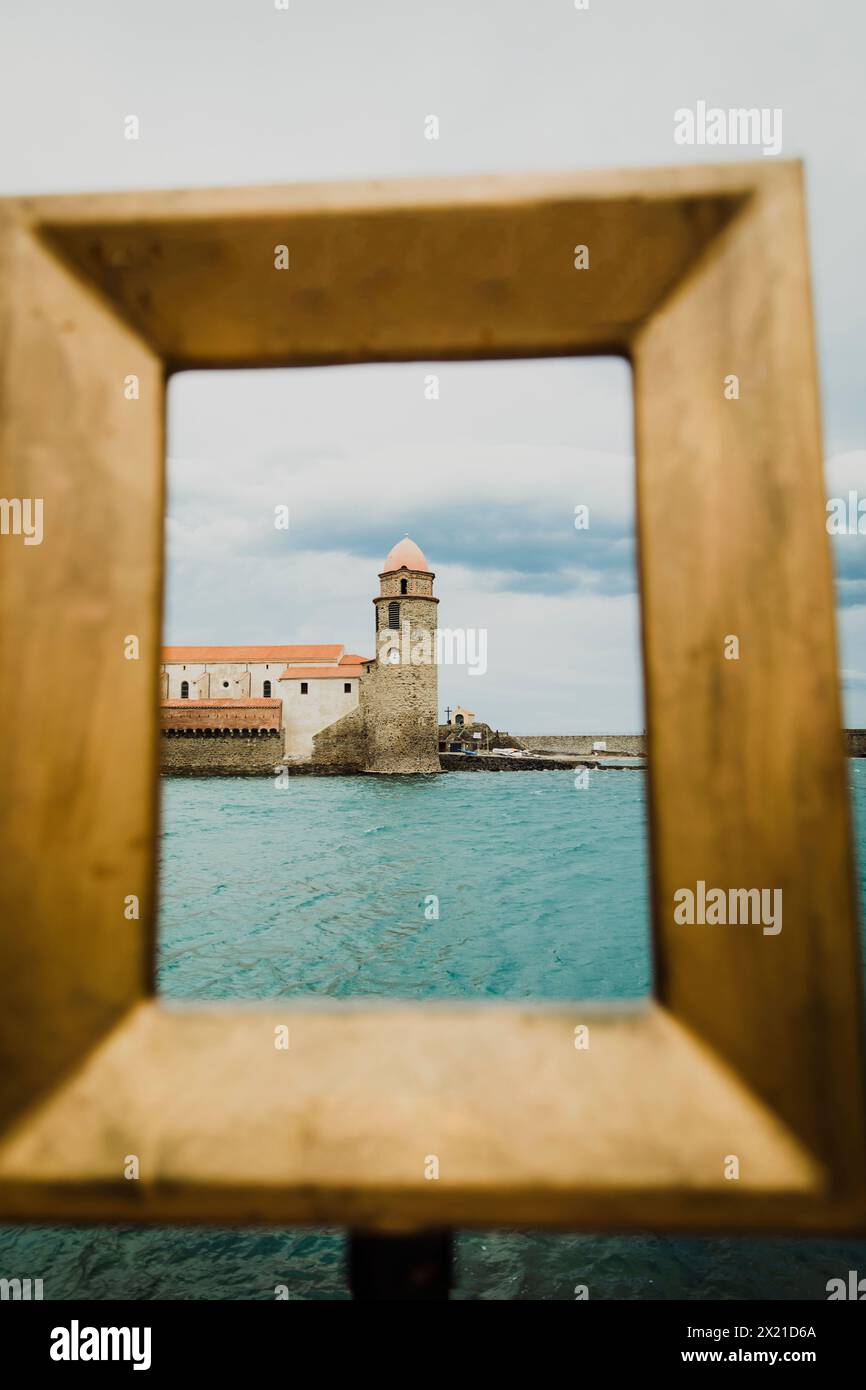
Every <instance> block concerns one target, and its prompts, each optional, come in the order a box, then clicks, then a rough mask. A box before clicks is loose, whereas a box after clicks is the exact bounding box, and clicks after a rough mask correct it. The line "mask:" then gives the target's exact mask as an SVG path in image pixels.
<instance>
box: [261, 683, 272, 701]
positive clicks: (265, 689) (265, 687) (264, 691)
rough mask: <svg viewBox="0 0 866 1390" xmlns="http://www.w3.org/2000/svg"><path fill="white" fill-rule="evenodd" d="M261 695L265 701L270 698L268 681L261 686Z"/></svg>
mask: <svg viewBox="0 0 866 1390" xmlns="http://www.w3.org/2000/svg"><path fill="white" fill-rule="evenodd" d="M262 695H263V696H264V697H265V699H266V700H269V699H270V698H271V683H270V681H265V683H264V685H263V686H262Z"/></svg>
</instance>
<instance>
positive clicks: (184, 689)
mask: <svg viewBox="0 0 866 1390" xmlns="http://www.w3.org/2000/svg"><path fill="white" fill-rule="evenodd" d="M180 698H181V699H182V700H188V699H189V681H181V683H180Z"/></svg>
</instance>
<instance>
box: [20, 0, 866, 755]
mask: <svg viewBox="0 0 866 1390" xmlns="http://www.w3.org/2000/svg"><path fill="white" fill-rule="evenodd" d="M0 43H2V46H3V49H4V50H5V52H6V53H7V54H8V53H10V52H13V53H15V55H16V57H15V61H14V63H11V64H9V63H7V65H6V71H5V72H4V81H3V83H2V85H0V129H2V132H3V134H2V137H0V138H2V141H3V158H2V161H0V181H2V188H3V191H5V192H8V193H21V192H30V191H32V192H36V191H39V192H64V191H81V190H95V189H123V188H161V187H183V186H194V185H199V186H206V185H217V184H225V185H227V184H250V183H271V182H281V181H290V180H295V179H305V180H308V179H313V180H319V179H334V178H366V177H371V176H377V177H382V176H388V175H419V174H446V173H461V172H474V171H487V172H493V171H499V170H501V171H512V172H519V171H521V170H537V169H562V170H566V169H582V168H599V167H618V166H640V165H659V164H675V163H681V162H692V161H695V160H711V159H730V158H734V159H738V158H742V157H744V155H749V153H750V152H749V151H744V150H743V149H742V148H725V147H704V148H701V149H699V150H698V149H695V148H689V147H684V146H680V145H677V144H676V143H675V142H674V139H673V131H674V112H675V111H676V110H677V109H678V108H681V107H693V106H694V105H695V104H696V103H697V102H698V101H701V100H702V101H706V102H707V103H708V104H709V105H717V106H721V107H729V106H734V107H751V106H757V107H769V108H781V110H782V120H783V125H782V155H783V157H801V158H803V159H804V160H805V161H806V168H807V177H808V190H809V215H810V232H811V239H812V255H813V271H814V288H815V298H816V311H817V329H818V340H819V342H818V345H819V352H820V360H821V375H822V394H823V405H824V430H825V457H826V459H827V479H828V493H829V495H831V496H836V495H840V494H844V493H845V492H847V490H848V489H849V488H857V489H859V490H860V493H861V494H863V493H866V389H864V375H866V354H864V352H863V346H862V325H863V323H864V321H866V313H864V310H866V292H864V283H866V280H864V273H863V269H862V254H863V251H862V248H863V247H864V245H866V198H864V191H863V190H864V187H866V177H864V176H866V142H864V140H863V131H864V129H866V84H864V82H863V77H862V62H863V57H862V55H863V52H864V49H866V7H864V6H862V5H861V4H860V3H859V0H822V4H821V5H816V4H814V3H813V0H729V2H728V3H726V4H725V5H719V4H716V3H710V0H657V3H653V4H647V3H646V0H590V8H589V10H587V11H578V10H576V9H575V7H574V3H573V0H531V3H530V0H439V3H437V4H435V5H429V4H427V3H424V2H423V0H378V2H375V0H374V3H370V4H368V5H365V6H362V5H358V4H357V3H355V0H289V7H288V9H287V10H285V11H284V10H277V9H276V6H275V4H274V0H148V3H147V4H146V5H142V4H141V3H139V0H136V3H132V0H87V3H86V4H84V5H80V6H62V5H58V4H57V3H56V0H50V2H49V0H26V3H25V0H4V5H3V13H2V17H0ZM431 113H432V114H436V115H437V116H438V117H439V121H440V138H439V140H438V141H429V140H426V139H425V138H424V122H425V117H426V116H427V115H429V114H431ZM129 114H136V115H137V116H138V117H139V120H140V122H141V138H140V139H139V140H138V141H135V142H133V141H127V140H124V138H123V122H124V118H125V117H126V116H127V115H129ZM755 157H758V158H760V157H761V156H760V155H759V154H757V153H756V156H755ZM425 370H436V368H435V367H429V368H428V367H425V365H424V364H414V365H410V366H405V367H403V366H401V367H393V366H388V367H372V368H347V369H342V368H341V369H337V368H332V369H328V370H326V371H320V372H294V373H242V374H227V375H219V376H215V375H207V374H201V375H199V374H188V375H184V376H182V377H178V378H176V379H175V380H174V382H173V383H172V387H171V390H170V407H171V417H170V455H171V464H170V486H171V503H170V519H169V523H168V527H169V542H170V552H169V553H170V560H171V565H170V574H169V603H168V609H167V617H166V637H167V639H168V640H171V641H189V642H194V641H202V642H205V641H207V642H216V641H226V642H240V641H251V642H252V641H274V642H288V641H293V640H320V641H334V640H336V641H345V643H346V645H347V646H350V647H353V648H355V649H357V650H360V651H362V652H366V651H368V650H369V648H370V626H371V617H370V613H371V608H370V604H369V598H370V597H371V596H372V592H373V585H374V582H375V573H376V570H377V568H378V566H379V564H380V563H381V559H382V557H383V556H384V554H385V552H386V551H387V549H388V548H389V547H390V545H391V544H392V543H393V541H394V540H395V539H397V538H398V537H399V536H400V535H402V534H403V533H404V532H405V531H409V532H410V534H412V535H413V536H414V537H415V539H416V540H418V541H419V543H420V544H421V545H422V547H423V548H424V549H425V550H426V551H427V553H428V557H429V559H430V562H431V564H432V565H433V567H434V568H435V570H436V572H437V576H438V578H437V585H438V592H439V594H440V597H441V599H442V618H443V621H447V624H448V625H451V626H458V625H463V626H477V627H485V628H487V629H488V631H489V670H488V674H487V676H485V677H483V678H482V677H479V678H474V679H473V678H469V677H468V676H466V675H465V674H464V675H462V676H461V675H460V673H458V672H447V673H443V682H442V693H443V703H444V700H445V699H448V700H450V701H453V700H454V699H459V700H461V701H462V702H463V703H465V704H470V705H471V706H472V707H473V708H475V709H477V710H478V711H479V713H481V714H483V716H484V717H485V718H488V719H489V720H490V721H491V722H493V723H494V724H499V725H500V726H502V727H506V726H509V725H510V726H511V727H512V728H518V727H519V728H520V729H521V731H523V732H530V731H533V730H537V731H545V730H547V731H549V730H551V729H565V728H568V729H574V728H577V727H583V728H586V729H598V730H601V729H604V728H614V727H616V728H623V729H625V728H629V729H635V728H640V727H642V722H643V716H642V708H641V693H640V688H639V671H638V663H637V623H638V607H637V596H636V593H635V582H634V570H633V551H632V542H631V537H632V534H633V516H632V511H631V504H630V498H631V492H632V487H633V480H632V462H631V459H630V450H631V414H630V401H629V382H628V375H627V372H626V370H625V369H624V368H623V367H622V366H621V365H620V364H618V363H615V362H594V361H585V362H574V363H571V362H555V363H554V362H547V363H533V364H519V363H511V364H468V365H460V366H458V365H449V366H444V367H442V368H441V372H440V375H441V396H440V400H439V401H438V402H429V401H425V400H424V397H423V384H422V379H423V375H424V373H425ZM280 502H284V503H285V504H287V505H289V506H290V507H291V513H292V525H291V529H290V531H289V533H288V535H285V534H284V533H278V532H275V530H274V528H273V507H274V505H276V504H277V503H280ZM580 502H585V503H587V504H588V505H590V508H591V529H590V532H589V533H576V532H575V531H574V527H573V515H574V506H575V505H576V504H578V503H580ZM834 551H835V555H836V561H837V574H838V581H839V587H838V594H839V629H840V637H841V643H842V669H843V682H844V694H845V702H846V716H847V721H848V723H849V724H858V725H860V726H863V725H866V537H848V536H846V537H842V538H840V539H839V540H838V541H837V542H836V543H835V545H834ZM476 688H477V689H478V693H477V694H476V693H475V692H476Z"/></svg>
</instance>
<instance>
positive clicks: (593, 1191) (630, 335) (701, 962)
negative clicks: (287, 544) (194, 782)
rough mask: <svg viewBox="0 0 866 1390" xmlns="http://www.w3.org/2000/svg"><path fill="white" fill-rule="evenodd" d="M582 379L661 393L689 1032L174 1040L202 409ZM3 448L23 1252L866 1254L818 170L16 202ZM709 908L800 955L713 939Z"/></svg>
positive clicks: (394, 1014)
mask: <svg viewBox="0 0 866 1390" xmlns="http://www.w3.org/2000/svg"><path fill="white" fill-rule="evenodd" d="M578 246H584V247H586V248H587V254H588V259H589V264H588V268H586V269H576V267H575V263H576V260H578V259H580V257H578V256H577V255H576V250H575V248H576V247H578ZM279 247H285V248H286V253H287V258H288V268H287V269H285V270H279V269H277V268H276V264H275V261H276V260H277V259H278V255H277V248H279ZM584 259H585V258H584ZM577 353H596V354H597V353H617V354H622V355H625V356H627V357H628V358H629V359H630V361H631V362H632V364H633V369H634V383H635V407H636V434H637V441H636V444H637V473H638V541H639V556H640V561H639V563H640V579H641V589H642V603H643V633H644V639H643V640H644V659H645V682H646V701H647V721H648V738H649V777H650V780H649V812H650V841H651V850H652V900H653V942H654V952H655V965H656V989H655V996H654V997H653V998H652V999H651V1000H648V1001H647V1002H646V1003H645V1004H641V1005H639V1006H635V1005H632V1006H630V1007H623V1006H617V1005H611V1006H609V1007H604V1008H602V1007H599V1006H586V1005H581V1004H578V1003H576V1004H574V1005H555V1006H542V1005H532V1004H526V1005H524V1004H513V1003H512V1004H487V1003H484V1004H480V1003H479V1004H475V1003H472V1002H467V1003H465V1004H447V1005H446V1004H433V1003H429V1004H406V1003H393V1004H387V1003H382V1002H381V1001H376V1002H369V1003H364V1002H357V1003H350V1004H333V1003H326V1002H322V1003H319V1002H316V1003H314V1004H310V1003H302V1002H295V1001H287V1002H286V1003H285V1004H283V1003H282V1002H279V1001H273V1002H270V1003H264V1004H259V1005H255V1006H252V1005H251V1006H246V1005H232V1006H218V1005H214V1006H207V1007H204V1006H195V1005H188V1006H183V1005H178V1004H169V1003H167V1002H165V1001H163V1000H160V999H158V998H156V997H155V995H154V988H153V957H154V918H155V903H156V898H155V867H154V866H155V834H156V826H157V756H158V708H157V704H158V702H157V670H158V647H159V641H160V621H161V611H160V610H161V592H162V545H163V539H162V532H163V510H164V500H163V487H164V484H163V474H164V411H165V399H164V398H165V389H164V388H165V380H166V375H167V373H170V372H173V371H176V370H179V369H183V368H192V367H199V368H201V367H253V366H265V365H272V366H274V365H293V364H327V363H337V362H341V363H349V362H372V361H398V360H410V359H419V360H431V359H446V358H451V359H455V358H491V357H526V356H546V355H572V354H577ZM732 375H733V376H736V377H737V378H738V382H739V395H738V398H736V399H731V398H729V393H728V394H726V391H725V381H726V379H727V378H728V377H729V376H732ZM133 381H134V383H135V387H134V394H133V395H132V398H130V391H131V390H133V388H132V387H131V386H130V383H131V382H133ZM135 393H137V394H135ZM0 439H2V449H0V459H2V470H3V481H2V492H3V494H4V497H6V498H19V499H23V498H31V499H32V498H40V499H43V505H44V538H43V541H42V544H41V545H29V546H28V545H25V544H23V540H22V537H21V536H16V535H11V534H10V535H4V536H2V537H0V623H2V653H0V660H2V679H0V710H2V726H3V738H2V754H0V758H2V777H0V782H2V821H0V853H2V860H3V864H4V869H3V873H2V878H0V913H2V935H0V1004H2V1007H0V1055H2V1065H0V1125H2V1130H3V1139H2V1143H0V1216H2V1219H4V1220H6V1221H18V1220H23V1219H32V1220H39V1221H54V1220H74V1221H81V1222H84V1221H92V1220H112V1221H119V1222H129V1221H147V1222H173V1221H206V1222H231V1221H237V1222H256V1223H282V1222H285V1223H293V1224H294V1223H316V1224H326V1225H332V1224H340V1225H348V1226H353V1227H359V1228H360V1227H363V1228H368V1229H377V1230H410V1229H413V1228H417V1227H431V1226H448V1225H457V1226H468V1225H479V1224H481V1225H500V1226H505V1225H512V1226H513V1225H538V1226H542V1225H548V1226H559V1227H570V1228H584V1229H603V1228H608V1229H619V1230H636V1229H644V1228H646V1227H649V1226H656V1227H663V1228H668V1229H680V1230H698V1229H707V1230H712V1229H724V1230H733V1229H748V1228H752V1229H755V1228H761V1229H765V1230H792V1229H799V1230H808V1229H812V1230H819V1229H824V1230H837V1231H840V1230H854V1229H862V1228H863V1226H864V1216H866V1189H864V1181H866V1179H864V1171H866V1170H864V1164H863V1158H864V1152H866V1143H864V1133H866V1131H864V1103H863V1102H864V1071H863V1056H862V1028H861V1004H860V983H859V978H860V977H859V970H860V967H859V954H858V941H857V913H856V907H855V894H854V880H853V872H852V852H851V843H850V832H849V820H848V798H847V790H846V779H845V767H844V753H843V746H842V737H841V732H840V727H841V718H840V705H839V695H838V685H837V655H836V646H835V636H834V602H833V586H832V575H831V566H830V556H829V547H828V538H827V535H826V531H825V527H824V492H823V482H822V466H821V439H820V427H819V406H818V392H817V386H816V365H815V356H814V347H813V330H812V317H811V305H810V287H809V270H808V255H807V245H806V233H805V219H804V198H803V186H802V175H801V170H800V168H799V166H797V165H796V164H792V163H782V162H776V161H767V160H764V161H760V162H757V163H754V164H744V165H738V164H728V163H720V164H715V165H713V166H708V167H681V168H678V169H671V170H657V171H653V170H639V171H635V172H631V173H589V174H579V175H537V176H531V177H525V178H524V177H511V176H508V177H492V178H467V179H463V178H461V179H444V180H441V181H429V182H428V181H420V182H415V181H411V182H394V183H390V182H373V183H364V184H357V185H353V184H347V185H329V184H321V185H307V186H298V187H285V188H261V189H248V190H235V189H221V190H213V191H189V192H174V193H148V192H143V193H128V194H117V195H103V194H98V195H94V196H81V197H79V196H71V197H57V198H47V197H46V198H43V197H35V198H31V197H23V198H18V199H7V200H4V201H3V202H2V203H0ZM732 634H733V635H736V637H737V638H738V642H739V650H740V657H739V660H738V661H727V660H725V659H724V657H723V652H724V645H725V641H726V639H727V638H728V637H729V636H730V635H732ZM130 638H135V639H136V642H137V656H135V655H133V656H132V657H131V658H130V651H131V650H132V648H131V647H130V643H129V639H130ZM698 881H704V882H706V883H707V884H711V885H714V886H720V887H722V888H723V889H729V888H740V887H741V888H752V887H758V888H773V889H775V888H781V889H782V890H783V893H784V928H783V930H782V931H781V932H780V933H778V934H777V935H774V936H769V935H765V934H764V933H763V932H762V931H761V930H760V929H759V928H758V929H756V928H754V927H712V926H696V925H694V926H681V925H677V924H676V923H675V921H674V916H673V902H674V894H675V893H676V892H677V890H678V889H680V888H682V887H684V886H685V887H688V886H692V887H694V885H695V884H696V883H697V882H698ZM135 904H137V905H138V913H139V915H138V916H137V917H136V916H135V915H134V914H135V910H136V908H135ZM598 930H604V924H603V923H598ZM282 1026H288V1028H289V1039H290V1045H289V1047H288V1049H278V1048H277V1047H275V1029H278V1028H280V1027H282ZM582 1026H588V1028H589V1046H588V1047H585V1048H581V1047H576V1046H575V1041H576V1037H575V1029H576V1028H580V1027H582ZM130 1155H135V1156H136V1157H137V1158H138V1160H139V1173H140V1175H139V1177H138V1179H136V1180H129V1179H128V1178H127V1177H126V1176H125V1167H126V1163H127V1159H128V1156H130ZM431 1155H435V1156H436V1157H437V1158H438V1160H439V1176H438V1178H435V1179H432V1180H431V1179H430V1178H429V1177H428V1176H426V1173H427V1172H429V1168H428V1159H429V1157H430V1156H431ZM731 1157H735V1158H736V1159H737V1160H738V1169H739V1176H738V1177H732V1176H731V1171H732V1165H731V1163H730V1159H731Z"/></svg>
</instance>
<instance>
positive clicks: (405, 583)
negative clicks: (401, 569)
mask: <svg viewBox="0 0 866 1390" xmlns="http://www.w3.org/2000/svg"><path fill="white" fill-rule="evenodd" d="M408 592H409V580H408V579H401V580H400V593H401V594H408Z"/></svg>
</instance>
